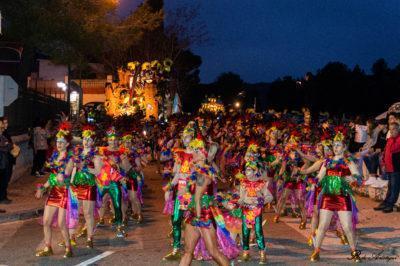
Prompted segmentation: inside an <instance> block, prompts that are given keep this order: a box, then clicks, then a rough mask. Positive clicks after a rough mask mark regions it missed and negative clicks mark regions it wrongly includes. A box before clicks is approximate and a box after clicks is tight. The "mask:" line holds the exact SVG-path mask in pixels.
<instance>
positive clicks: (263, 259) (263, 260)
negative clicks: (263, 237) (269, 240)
mask: <svg viewBox="0 0 400 266" xmlns="http://www.w3.org/2000/svg"><path fill="white" fill-rule="evenodd" d="M258 264H260V265H264V264H267V254H265V250H261V251H260V261H259V262H258Z"/></svg>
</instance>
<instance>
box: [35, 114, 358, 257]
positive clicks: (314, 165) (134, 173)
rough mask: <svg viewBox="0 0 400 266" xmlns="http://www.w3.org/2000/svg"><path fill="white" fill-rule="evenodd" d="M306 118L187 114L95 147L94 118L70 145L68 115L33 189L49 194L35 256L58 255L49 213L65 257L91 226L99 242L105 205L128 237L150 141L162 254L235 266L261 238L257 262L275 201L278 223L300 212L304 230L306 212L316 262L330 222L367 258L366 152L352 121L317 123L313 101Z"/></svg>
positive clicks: (138, 216) (137, 214) (115, 135)
mask: <svg viewBox="0 0 400 266" xmlns="http://www.w3.org/2000/svg"><path fill="white" fill-rule="evenodd" d="M301 120H302V121H301V122H299V121H295V120H294V119H292V118H290V117H289V118H288V117H286V118H283V117H274V119H271V120H269V121H267V122H266V121H265V120H263V119H260V118H259V117H257V115H256V114H247V115H241V116H237V117H228V116H226V117H223V116H220V117H218V118H215V117H195V118H194V117H179V118H175V119H171V121H169V123H168V125H166V126H164V128H163V130H160V131H159V132H158V133H157V134H153V136H154V141H153V143H152V144H151V145H149V147H148V148H146V147H145V144H144V141H143V134H134V133H133V132H132V130H125V132H118V131H117V130H116V128H115V127H110V128H109V129H108V130H107V132H106V133H107V134H106V138H107V144H108V145H107V146H105V147H96V146H95V145H94V144H95V143H97V142H96V135H95V134H96V133H95V129H94V128H93V127H91V126H85V127H84V128H83V130H82V136H81V139H82V144H81V145H76V146H75V147H71V146H72V143H71V139H72V135H71V129H70V127H69V125H68V124H67V123H62V124H61V125H60V128H59V131H58V133H57V136H56V137H57V142H56V143H57V144H56V150H55V151H54V153H53V155H52V156H51V158H50V159H49V161H48V163H47V167H48V169H50V171H51V174H50V177H49V179H48V181H47V182H46V183H45V184H42V185H40V186H38V189H37V193H36V197H37V198H40V197H42V196H43V195H44V194H45V192H47V194H48V199H47V201H46V206H45V211H44V217H43V226H44V239H45V242H44V243H45V246H44V248H43V249H42V250H40V251H38V252H37V253H36V255H37V256H50V255H52V254H53V251H52V248H51V238H52V225H53V224H58V227H59V228H60V229H61V232H62V236H63V239H64V241H63V242H62V243H60V245H64V246H65V254H64V257H71V256H72V247H73V246H74V245H76V241H75V238H76V237H80V236H86V237H87V241H86V246H87V247H88V248H93V235H94V231H95V228H96V224H97V226H104V224H105V220H104V214H105V212H106V210H107V208H108V207H111V209H112V213H113V219H112V221H111V223H112V224H113V225H114V226H115V229H116V236H117V237H125V236H126V232H125V228H126V227H125V226H126V224H127V221H128V219H130V218H132V219H134V220H136V221H137V222H138V223H140V222H142V221H143V215H142V212H141V206H142V204H143V194H142V192H143V190H142V188H143V183H144V175H143V172H142V169H143V167H144V166H145V165H146V163H147V158H148V155H149V153H150V151H149V149H151V150H152V152H151V153H152V154H153V155H154V156H155V159H156V160H157V161H158V162H159V170H160V173H162V181H163V187H162V189H163V191H164V192H165V207H164V210H163V213H164V214H166V215H168V216H170V225H171V233H170V236H171V238H172V246H173V248H172V251H171V252H170V253H169V254H166V255H165V257H164V258H163V260H168V261H180V265H190V263H191V262H192V260H193V259H196V260H211V259H212V260H214V261H215V262H217V263H218V264H219V265H229V261H230V260H235V259H237V260H238V261H249V260H251V256H250V252H249V250H250V245H251V243H252V242H254V243H255V244H256V245H257V247H258V249H259V258H258V260H259V263H260V264H266V263H267V250H266V245H265V240H264V237H265V236H264V233H263V227H264V226H268V225H266V220H264V219H263V213H264V212H266V211H274V212H275V216H274V219H273V222H275V223H279V222H280V217H281V216H282V215H287V213H288V212H291V213H292V216H293V217H294V218H298V219H299V229H301V230H307V224H308V221H310V222H309V227H308V228H309V230H310V234H309V239H308V244H309V245H310V247H312V248H313V251H312V252H311V251H310V254H311V256H310V260H311V261H318V260H319V259H320V248H321V245H322V242H323V239H324V236H325V234H326V232H327V231H328V230H335V231H336V232H337V235H338V237H339V238H340V240H341V241H342V243H343V244H344V245H349V247H350V253H351V258H352V259H353V260H354V261H355V262H359V261H360V256H359V254H360V252H359V251H358V250H357V245H356V236H355V228H356V224H357V207H356V204H355V200H354V193H353V188H354V187H357V186H359V185H361V183H362V181H363V180H362V177H361V175H360V174H359V173H360V166H359V163H358V162H357V160H356V159H354V158H353V156H352V155H351V154H350V153H349V152H347V150H346V149H347V146H348V130H347V126H346V125H345V124H341V125H336V126H333V125H331V124H330V123H329V122H328V121H321V122H320V123H313V122H312V121H311V115H310V112H309V111H307V110H305V111H304V117H303V118H302V119H301ZM80 212H82V213H83V217H84V224H82V225H79V213H80ZM95 221H97V223H96V222H95ZM266 237H267V238H268V236H266ZM182 243H184V250H182ZM167 244H169V243H166V245H167Z"/></svg>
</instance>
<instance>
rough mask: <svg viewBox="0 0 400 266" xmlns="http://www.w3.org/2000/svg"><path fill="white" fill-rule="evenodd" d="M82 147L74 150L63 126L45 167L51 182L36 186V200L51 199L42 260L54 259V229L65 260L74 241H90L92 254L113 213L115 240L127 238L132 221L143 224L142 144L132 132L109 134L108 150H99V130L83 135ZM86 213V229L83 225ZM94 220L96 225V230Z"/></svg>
mask: <svg viewBox="0 0 400 266" xmlns="http://www.w3.org/2000/svg"><path fill="white" fill-rule="evenodd" d="M81 140H82V142H81V145H75V146H74V147H72V134H71V124H70V123H68V122H62V123H61V124H60V127H59V130H58V132H57V134H56V147H55V149H54V152H53V154H52V156H51V157H50V158H49V160H48V162H47V163H46V168H47V169H48V171H49V172H50V176H49V178H48V180H47V182H46V183H44V184H39V185H38V186H37V191H36V197H37V198H41V197H42V196H43V195H44V194H45V193H47V194H48V196H47V200H46V205H45V209H44V214H43V229H44V245H45V246H44V248H43V249H42V250H39V251H38V252H37V253H36V256H38V257H44V256H50V255H53V250H52V247H51V240H52V228H53V226H58V228H59V229H60V230H61V233H62V236H63V241H62V242H60V243H59V245H60V246H65V253H64V257H65V258H68V257H71V256H72V247H73V246H76V245H77V243H76V238H77V237H83V236H86V237H87V239H86V247H88V248H93V234H94V232H95V228H96V227H101V226H105V220H104V215H105V213H106V210H107V209H108V208H109V207H110V208H111V209H112V213H113V218H112V219H111V220H110V223H111V224H112V226H113V227H114V228H115V230H116V236H117V237H120V238H123V237H125V236H126V232H125V227H126V226H127V223H128V220H129V219H133V220H135V221H136V222H137V223H141V222H142V221H143V215H142V211H141V208H142V204H143V194H142V191H143V184H144V175H143V172H142V168H143V167H144V166H145V165H146V163H147V156H146V148H145V146H144V143H143V141H142V139H141V138H140V137H138V136H135V135H133V134H132V131H130V130H129V131H125V132H118V131H117V130H116V129H115V127H113V126H111V127H109V128H108V130H107V131H106V141H105V142H106V143H107V145H106V146H101V147H96V146H95V143H96V130H95V127H94V126H92V125H87V126H84V127H83V129H82V136H81ZM80 213H83V217H84V225H80V224H79V220H80V219H79V215H80ZM95 220H98V222H97V224H96V223H95Z"/></svg>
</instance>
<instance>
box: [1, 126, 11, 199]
mask: <svg viewBox="0 0 400 266" xmlns="http://www.w3.org/2000/svg"><path fill="white" fill-rule="evenodd" d="M5 129H6V128H5V125H4V121H3V119H1V120H0V204H9V203H11V200H9V199H8V198H7V187H8V182H9V181H10V180H9V178H10V177H11V176H10V165H11V163H12V162H11V161H10V151H11V149H12V143H11V142H10V141H9V140H8V139H7V137H6V136H5V135H4V131H5Z"/></svg>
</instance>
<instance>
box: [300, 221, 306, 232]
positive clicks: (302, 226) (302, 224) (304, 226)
mask: <svg viewBox="0 0 400 266" xmlns="http://www.w3.org/2000/svg"><path fill="white" fill-rule="evenodd" d="M306 224H307V222H305V221H304V222H301V223H300V225H299V229H300V230H304V229H306Z"/></svg>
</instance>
